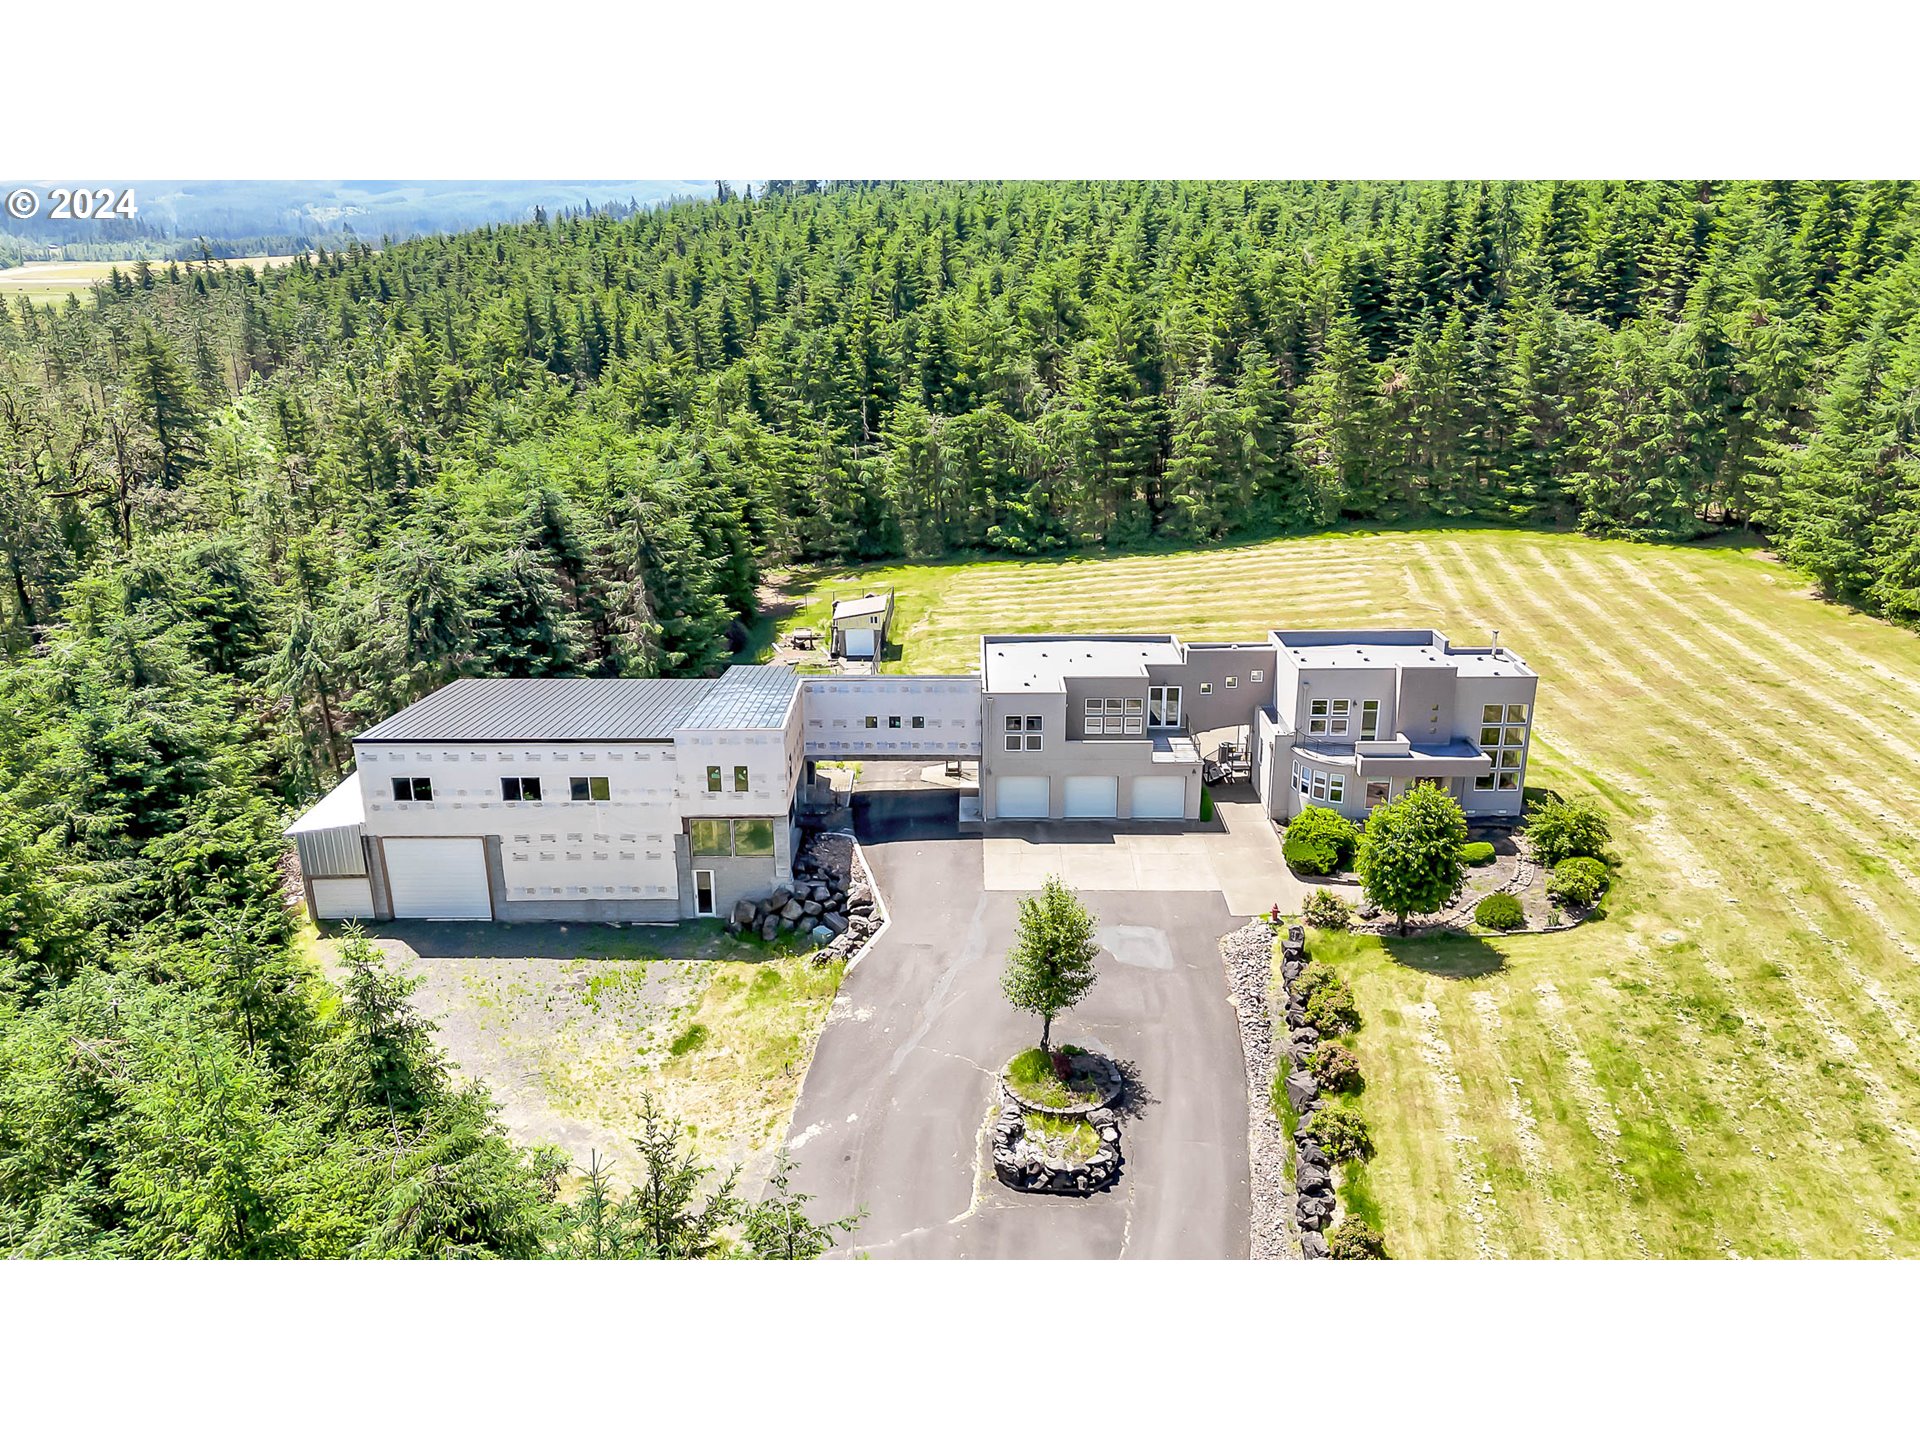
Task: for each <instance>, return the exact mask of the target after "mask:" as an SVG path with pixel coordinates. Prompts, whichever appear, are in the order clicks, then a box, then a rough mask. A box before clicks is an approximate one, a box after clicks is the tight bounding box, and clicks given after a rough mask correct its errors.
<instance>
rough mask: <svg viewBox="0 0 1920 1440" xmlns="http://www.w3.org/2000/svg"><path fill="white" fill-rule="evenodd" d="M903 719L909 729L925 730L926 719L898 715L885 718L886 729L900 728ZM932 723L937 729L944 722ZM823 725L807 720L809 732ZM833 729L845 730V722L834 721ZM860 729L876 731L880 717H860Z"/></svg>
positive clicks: (921, 716)
mask: <svg viewBox="0 0 1920 1440" xmlns="http://www.w3.org/2000/svg"><path fill="white" fill-rule="evenodd" d="M903 718H904V719H907V720H910V721H912V724H911V725H910V726H909V727H908V728H910V729H913V730H924V729H926V728H927V717H926V716H924V715H909V716H904V717H903V716H899V715H889V716H887V729H889V730H898V729H899V728H900V722H901V720H902V719H903ZM933 723H934V725H935V726H936V727H938V726H939V725H941V724H943V723H944V722H942V721H940V720H935V721H934V722H933ZM953 723H954V724H956V725H958V724H960V722H959V721H958V720H956V721H954V722H953ZM823 724H824V722H823V721H820V720H809V721H807V728H808V729H809V730H818V729H821V728H822V726H823ZM833 728H834V729H836V730H844V729H846V728H847V722H846V720H845V718H844V717H842V718H837V719H835V720H834V722H833ZM860 728H861V729H862V730H878V729H879V728H880V717H879V716H878V715H865V716H862V717H861V721H860Z"/></svg>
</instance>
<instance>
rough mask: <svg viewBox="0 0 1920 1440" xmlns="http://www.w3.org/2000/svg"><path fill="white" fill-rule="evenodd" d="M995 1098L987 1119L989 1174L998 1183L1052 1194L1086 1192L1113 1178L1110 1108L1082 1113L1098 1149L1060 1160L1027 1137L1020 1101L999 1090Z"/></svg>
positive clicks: (1116, 1146) (1114, 1123)
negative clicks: (995, 1109) (996, 1105)
mask: <svg viewBox="0 0 1920 1440" xmlns="http://www.w3.org/2000/svg"><path fill="white" fill-rule="evenodd" d="M1001 1101H1002V1103H1001V1106H1000V1113H999V1116H998V1118H996V1119H995V1120H994V1122H993V1173H994V1175H995V1176H996V1177H997V1178H998V1179H999V1181H1000V1183H1001V1184H1002V1185H1007V1186H1010V1187H1012V1188H1013V1189H1015V1190H1030V1191H1039V1192H1044V1193H1047V1194H1053V1195H1091V1194H1093V1192H1094V1191H1096V1190H1104V1189H1106V1188H1107V1186H1109V1185H1111V1184H1112V1183H1113V1182H1114V1181H1115V1180H1116V1179H1118V1178H1119V1175H1120V1117H1119V1116H1117V1115H1115V1114H1114V1113H1113V1111H1112V1110H1110V1109H1108V1108H1107V1107H1105V1106H1101V1107H1100V1108H1098V1109H1096V1110H1093V1111H1090V1112H1089V1113H1088V1114H1087V1116H1086V1123H1087V1124H1089V1125H1091V1126H1092V1127H1093V1129H1094V1133H1095V1134H1097V1135H1098V1136H1099V1137H1100V1148H1099V1149H1098V1150H1096V1151H1095V1152H1094V1154H1093V1157H1092V1158H1091V1159H1089V1160H1065V1159H1062V1158H1060V1157H1059V1156H1056V1155H1052V1154H1049V1153H1048V1152H1047V1151H1046V1150H1044V1149H1042V1148H1041V1147H1040V1146H1039V1145H1036V1144H1035V1143H1034V1142H1033V1141H1032V1140H1030V1139H1028V1138H1027V1110H1026V1108H1025V1106H1024V1103H1023V1102H1022V1101H1020V1100H1018V1099H1016V1098H1014V1096H1013V1095H1012V1093H1011V1092H1009V1091H1007V1090H1005V1089H1002V1091H1001Z"/></svg>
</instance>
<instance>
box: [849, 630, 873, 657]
mask: <svg viewBox="0 0 1920 1440" xmlns="http://www.w3.org/2000/svg"><path fill="white" fill-rule="evenodd" d="M879 633H880V632H879V631H878V630H849V631H847V632H846V635H847V641H846V645H847V654H848V655H849V656H851V657H852V658H853V659H855V660H871V659H872V658H873V639H874V637H875V636H876V635H878V634H879Z"/></svg>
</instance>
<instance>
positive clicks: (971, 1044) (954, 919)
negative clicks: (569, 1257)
mask: <svg viewBox="0 0 1920 1440" xmlns="http://www.w3.org/2000/svg"><path fill="white" fill-rule="evenodd" d="M956 803H957V802H956V799H955V797H954V795H953V794H952V793H951V792H943V791H939V790H933V789H916V790H901V791H875V792H872V793H866V794H862V795H861V796H860V798H859V800H858V802H857V803H856V807H855V824H856V827H857V829H858V831H859V834H860V838H861V843H862V845H863V847H864V848H865V850H866V855H867V861H868V864H869V865H871V866H872V867H873V870H874V872H875V875H876V878H877V879H878V881H879V883H880V886H881V889H882V892H883V893H884V895H885V897H886V901H887V904H888V907H889V909H890V910H891V912H892V917H893V923H892V926H891V927H890V928H889V929H888V931H887V933H886V934H885V935H884V936H883V937H882V938H881V939H880V941H879V942H878V943H877V944H876V946H875V947H874V949H873V950H872V951H871V952H870V953H869V954H868V955H867V956H866V957H865V958H864V959H863V960H862V961H861V962H860V964H859V965H858V966H857V967H856V968H855V970H854V971H853V973H852V974H850V975H849V976H848V977H847V978H846V980H845V982H844V983H843V985H842V986H841V990H840V995H839V998H838V999H836V1000H835V1002H834V1010H833V1016H832V1018H831V1019H830V1020H829V1022H828V1024H827V1028H826V1030H825V1032H824V1033H823V1034H822V1035H821V1037H820V1042H819V1046H818V1048H817V1049H816V1051H815V1053H814V1058H813V1064H812V1066H811V1068H810V1069H809V1071H808V1074H807V1078H806V1082H805V1086H804V1088H803V1089H802V1091H801V1095H800V1100H799V1104H798V1106H797V1108H796V1110H795V1114H794V1120H793V1125H792V1129H791V1132H790V1137H789V1143H790V1145H791V1147H792V1150H793V1155H794V1159H795V1161H796V1162H797V1164H798V1174H797V1177H796V1179H797V1181H798V1188H799V1189H801V1190H804V1191H807V1192H810V1193H812V1194H813V1195H815V1196H816V1197H818V1198H817V1200H816V1204H815V1206H814V1208H815V1210H816V1211H817V1213H818V1214H820V1215H837V1214H843V1213H846V1212H848V1211H851V1210H853V1209H855V1208H856V1207H859V1206H865V1207H866V1209H867V1212H868V1214H867V1218H866V1220H865V1221H864V1222H863V1223H862V1225H861V1226H860V1229H859V1231H858V1232H857V1233H856V1234H855V1236H854V1237H853V1240H852V1248H854V1249H858V1250H862V1251H865V1252H867V1253H868V1254H870V1255H873V1256H874V1257H876V1258H886V1257H929V1258H963V1257H964V1258H972V1257H985V1258H1010V1259H1011V1258H1053V1259H1109V1258H1116V1257H1124V1258H1130V1259H1132V1258H1139V1259H1149V1258H1192V1259H1202V1258H1211V1259H1229V1258H1233V1259H1238V1258H1244V1257H1245V1256H1246V1254H1247V1227H1248V1179H1247V1102H1246V1086H1245V1081H1244V1079H1243V1078H1242V1069H1241V1057H1240V1041H1239V1032H1238V1028H1237V1025H1236V1023H1235V1019H1234V1015H1233V1011H1232V1010H1231V1008H1230V1007H1229V1006H1228V1004H1227V989H1226V979H1225V975H1224V973H1223V971H1222V967H1221V962H1220V956H1219V951H1218V949H1217V948H1216V947H1217V942H1218V940H1219V937H1220V936H1221V935H1223V934H1225V933H1226V932H1227V931H1229V930H1231V929H1233V928H1234V926H1235V924H1236V923H1237V922H1235V921H1234V919H1233V917H1232V916H1231V915H1230V914H1229V912H1228V909H1227V906H1226V903H1225V902H1224V901H1223V899H1222V898H1221V896H1220V894H1219V893H1218V892H1217V891H1188V892H1147V891H1129V892H1123V893H1110V892H1097V891H1086V892H1083V893H1082V898H1083V899H1084V900H1085V901H1086V902H1087V904H1088V906H1089V908H1090V909H1092V910H1093V912H1094V913H1095V914H1096V915H1097V916H1098V917H1099V921H1100V925H1101V927H1102V929H1101V940H1102V943H1103V944H1104V945H1105V947H1106V949H1105V952H1104V953H1103V954H1102V957H1101V961H1100V970H1101V974H1100V981H1099V983H1098V984H1097V985H1096V986H1095V987H1094V990H1093V992H1092V993H1091V994H1090V995H1089V996H1088V997H1087V999H1086V1000H1085V1001H1083V1002H1082V1003H1081V1005H1080V1006H1079V1007H1078V1008H1077V1009H1075V1010H1074V1011H1072V1012H1071V1013H1070V1014H1068V1015H1067V1016H1066V1017H1064V1018H1063V1019H1062V1020H1061V1021H1060V1022H1059V1023H1057V1024H1056V1025H1055V1026H1054V1038H1055V1040H1056V1042H1057V1043H1070V1044H1083V1045H1087V1046H1089V1047H1090V1048H1095V1049H1099V1050H1103V1051H1105V1052H1107V1053H1108V1054H1111V1055H1112V1056H1114V1057H1115V1058H1116V1059H1117V1060H1119V1061H1121V1062H1122V1064H1123V1065H1125V1066H1126V1067H1127V1068H1128V1069H1129V1071H1130V1072H1131V1074H1132V1077H1133V1080H1134V1085H1133V1086H1132V1090H1133V1096H1134V1104H1135V1113H1134V1114H1133V1116H1132V1118H1130V1119H1129V1120H1128V1121H1127V1124H1126V1130H1125V1136H1124V1139H1123V1151H1124V1155H1125V1168H1124V1170H1123V1171H1122V1175H1121V1178H1120V1180H1119V1182H1118V1183H1117V1184H1116V1185H1115V1186H1114V1187H1113V1188H1112V1189H1110V1190H1108V1191H1106V1192H1105V1193H1103V1194H1100V1195H1097V1196H1094V1197H1092V1198H1090V1199H1071V1198H1066V1197H1060V1196H1031V1195H1021V1194H1017V1193H1015V1192H1014V1191H1011V1190H1008V1189H1006V1188H1005V1187H1003V1186H1001V1185H1000V1184H999V1183H998V1182H997V1181H995V1180H994V1179H993V1178H992V1173H991V1169H990V1168H989V1167H987V1166H985V1165H984V1164H983V1161H984V1158H985V1157H984V1154H983V1147H984V1146H985V1143H986V1122H987V1120H988V1118H989V1114H990V1112H991V1110H992V1107H993V1104H994V1096H995V1092H996V1088H997V1087H996V1083H995V1078H994V1075H995V1071H996V1069H997V1067H998V1066H999V1065H1000V1064H1002V1063H1003V1062H1004V1061H1005V1060H1006V1059H1007V1058H1008V1057H1009V1056H1011V1055H1013V1054H1014V1053H1015V1052H1016V1051H1018V1050H1020V1049H1023V1048H1025V1047H1027V1046H1029V1045H1032V1044H1033V1043H1034V1041H1035V1040H1037V1039H1038V1038H1039V1024H1038V1022H1037V1021H1035V1020H1034V1019H1033V1018H1032V1017H1030V1016H1027V1015H1024V1014H1021V1013H1019V1012H1017V1011H1015V1010H1013V1009H1012V1007H1010V1006H1009V1005H1008V1004H1007V1002H1006V1000H1005V999H1004V998H1003V997H1002V995H1001V993H1000V971H1001V968H1002V965H1003V963H1004V959H1005V956H1006V952H1007V948H1008V946H1009V945H1010V944H1011V942H1012V939H1013V928H1014V917H1015V913H1016V902H1017V901H1018V899H1019V896H1018V894H1017V893H1014V892H1011V891H989V890H986V889H984V888H983V887H982V875H983V860H982V842H981V841H980V840H979V839H977V838H961V837H960V835H959V833H958V830H957V827H956Z"/></svg>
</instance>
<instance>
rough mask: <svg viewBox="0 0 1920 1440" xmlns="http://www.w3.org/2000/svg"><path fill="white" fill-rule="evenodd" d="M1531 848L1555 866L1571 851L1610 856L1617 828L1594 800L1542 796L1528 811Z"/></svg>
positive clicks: (1541, 862) (1543, 861) (1539, 859)
mask: <svg viewBox="0 0 1920 1440" xmlns="http://www.w3.org/2000/svg"><path fill="white" fill-rule="evenodd" d="M1526 837H1527V848H1528V850H1529V851H1531V852H1532V854H1533V858H1534V862H1535V863H1536V864H1539V865H1542V866H1545V867H1546V868H1547V869H1549V870H1551V869H1552V868H1553V867H1554V866H1556V865H1558V864H1559V863H1560V862H1561V861H1562V860H1565V859H1566V858H1567V857H1568V856H1569V855H1588V856H1591V857H1593V858H1594V859H1596V860H1604V859H1606V858H1607V846H1608V845H1609V844H1610V843H1612V840H1613V832H1612V831H1611V830H1610V829H1609V828H1608V827H1607V817H1606V816H1605V815H1603V814H1601V813H1600V807H1599V806H1598V805H1597V804H1595V803H1594V802H1593V801H1591V800H1542V801H1540V802H1539V803H1538V804H1536V805H1535V806H1534V807H1533V808H1532V809H1531V810H1529V811H1528V812H1527V824H1526Z"/></svg>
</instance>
